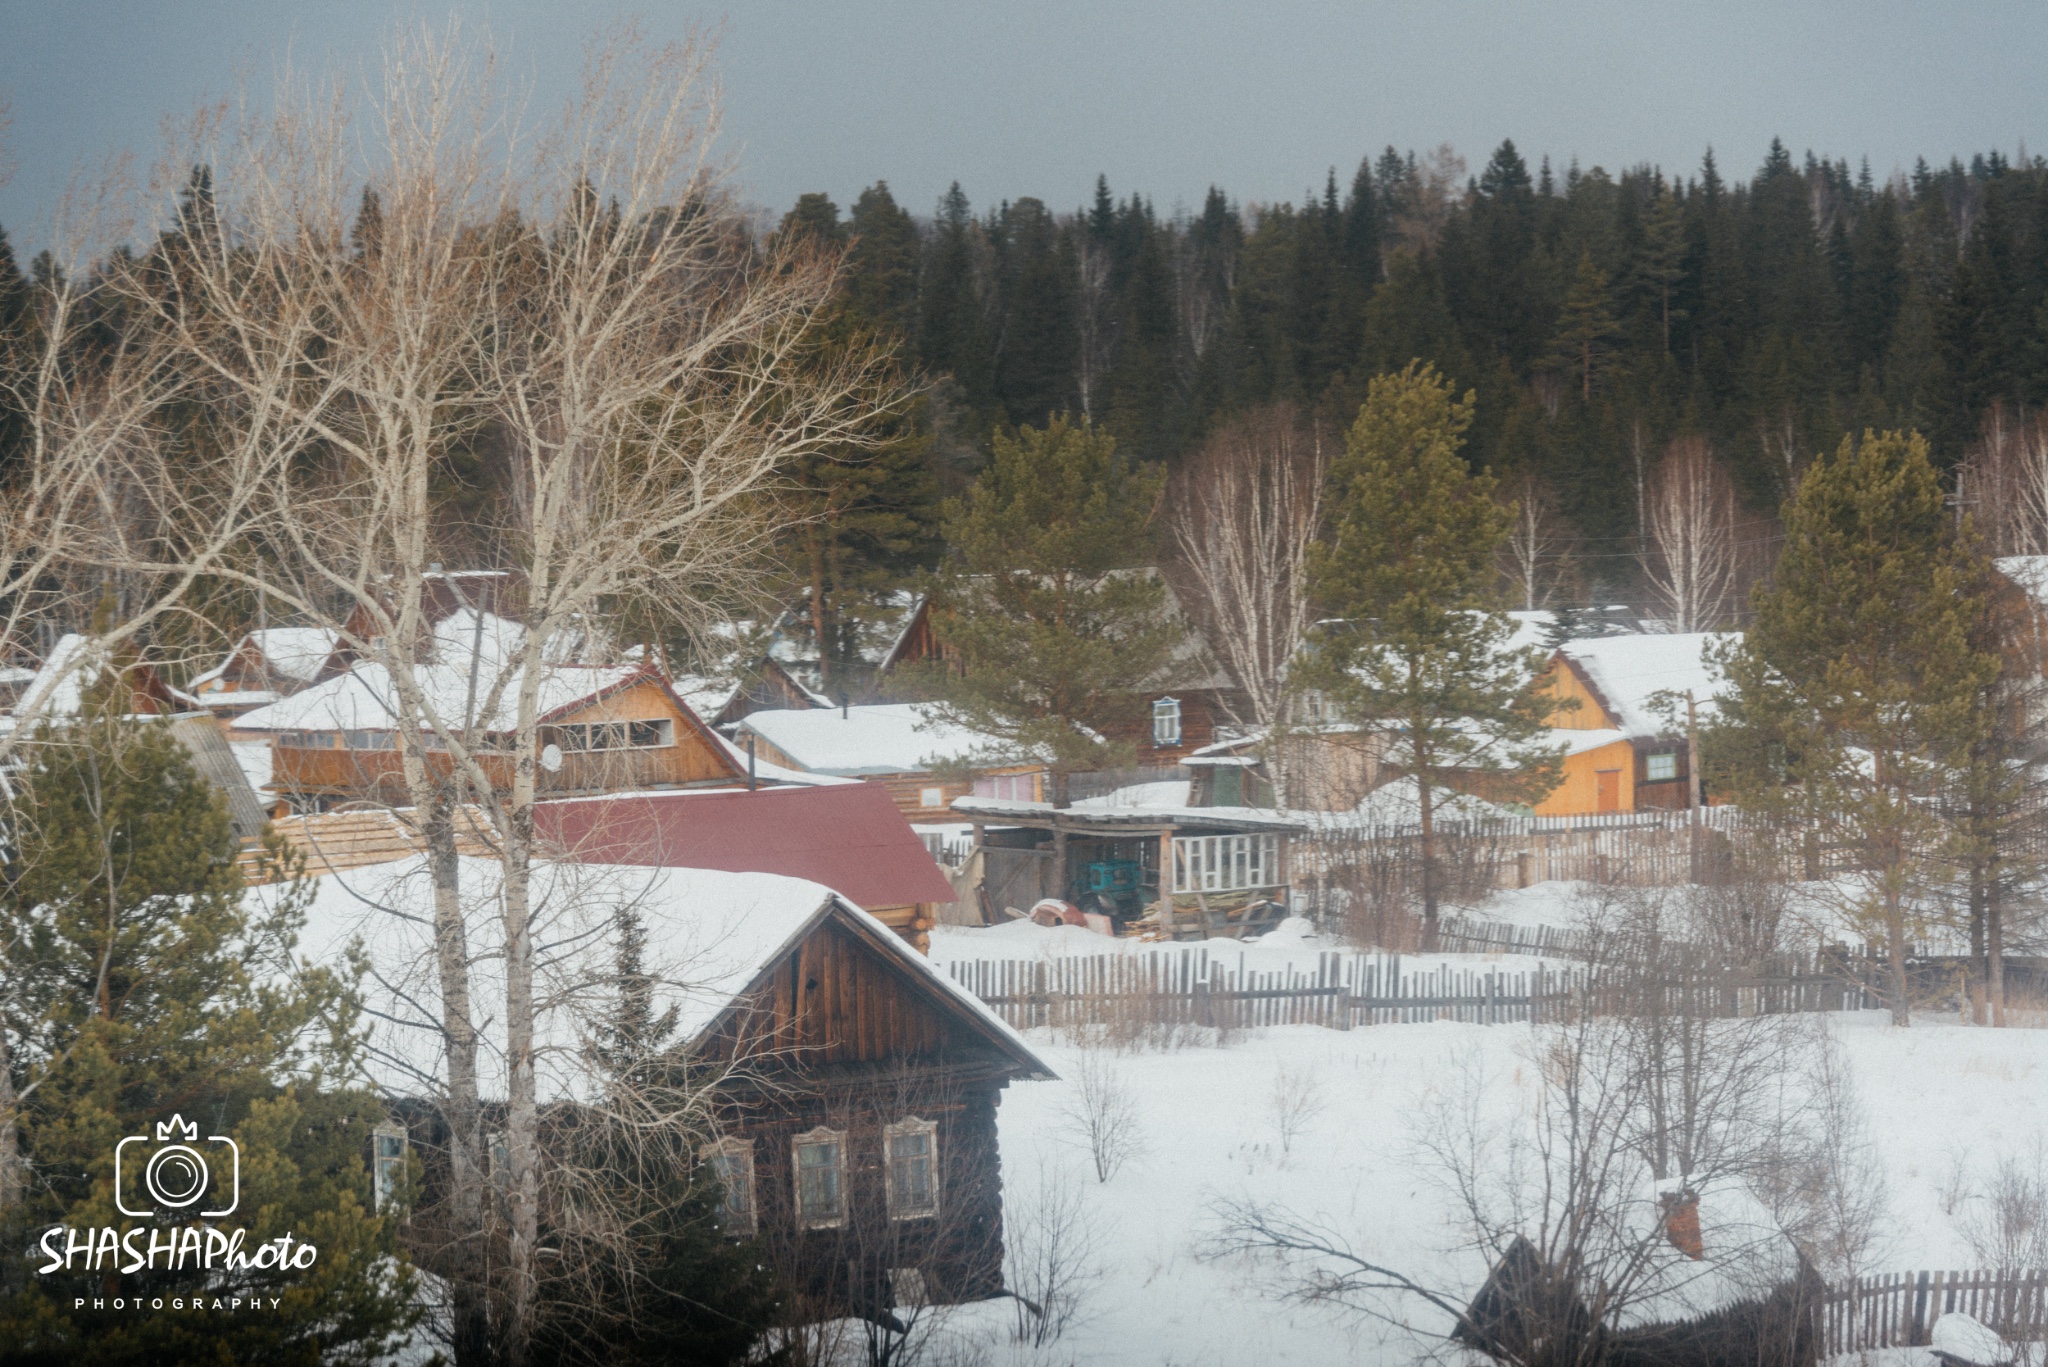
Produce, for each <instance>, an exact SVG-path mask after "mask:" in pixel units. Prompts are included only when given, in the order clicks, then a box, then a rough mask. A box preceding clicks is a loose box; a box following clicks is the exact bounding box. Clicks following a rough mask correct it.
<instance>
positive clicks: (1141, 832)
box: [953, 779, 1306, 939]
mask: <svg viewBox="0 0 2048 1367" xmlns="http://www.w3.org/2000/svg"><path fill="white" fill-rule="evenodd" d="M1192 789H1193V784H1192V783H1191V782H1190V781H1189V780H1186V779H1179V780H1166V781H1159V782H1151V783H1140V784H1133V785H1129V786H1127V787H1124V788H1120V789H1116V790H1113V791H1111V792H1109V793H1106V794H1103V795H1102V796H1100V797H1092V798H1084V799H1082V800H1080V801H1078V802H1075V803H1073V804H1072V805H1070V806H1067V807H1054V806H1052V805H1051V804H1050V803H1046V802H1031V801H1019V800H1014V799H1003V798H983V797H966V798H961V799H958V800H957V801H956V802H955V803H954V804H953V805H954V811H955V812H956V813H958V814H959V815H960V816H961V817H964V818H965V819H967V820H969V821H971V822H972V823H973V825H974V851H975V852H974V855H973V859H974V861H976V862H977V863H978V864H979V871H980V880H979V891H978V897H979V900H980V910H981V912H982V915H983V918H984V920H986V921H988V922H999V921H1001V920H1002V919H1004V918H1005V917H1006V916H1015V915H1018V914H1023V913H1028V912H1029V911H1030V910H1031V909H1032V908H1033V907H1034V906H1035V905H1036V904H1038V903H1039V902H1040V901H1042V900H1046V899H1050V900H1052V901H1054V902H1059V903H1064V904H1066V905H1067V906H1069V907H1072V908H1074V909H1075V912H1076V913H1077V914H1078V915H1079V916H1081V917H1085V918H1090V919H1088V920H1086V921H1084V923H1085V924H1089V925H1092V926H1094V927H1095V928H1096V929H1098V930H1101V931H1103V932H1105V933H1121V932H1124V931H1129V930H1132V929H1134V928H1139V927H1140V926H1141V925H1142V927H1143V928H1147V929H1151V930H1154V931H1155V932H1156V933H1158V934H1161V935H1164V936H1166V937H1168V938H1174V939H1209V938H1212V937H1227V938H1237V937H1240V936H1242V935H1244V934H1246V933H1248V932H1255V931H1258V930H1261V929H1264V928H1266V927H1268V926H1270V925H1272V924H1274V923H1276V922H1277V921H1279V920H1280V919H1281V918H1282V917H1284V916H1285V915H1286V907H1287V903H1288V886H1289V883H1290V881H1291V867H1290V858H1289V856H1290V853H1291V852H1290V848H1289V846H1290V840H1291V839H1292V837H1295V836H1298V835H1300V834H1302V833H1303V832H1304V831H1305V830H1306V826H1305V825H1304V823H1303V822H1302V821H1301V820H1300V819H1299V818H1296V817H1293V816H1289V815H1284V814H1282V813H1280V812H1276V811H1274V810H1272V809H1270V808H1259V807H1251V806H1243V805H1236V806H1222V805H1213V804H1212V805H1198V804H1197V803H1196V802H1195V797H1196V794H1195V793H1194V792H1193V791H1192ZM1214 792H1215V790H1214V787H1213V783H1212V785H1211V787H1210V788H1209V791H1208V794H1207V795H1208V796H1211V797H1213V796H1214ZM1061 914H1062V915H1063V916H1065V915H1066V913H1065V912H1064V911H1062V913H1061Z"/></svg>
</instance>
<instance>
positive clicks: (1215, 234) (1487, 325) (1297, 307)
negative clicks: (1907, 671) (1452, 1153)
mask: <svg viewBox="0 0 2048 1367" xmlns="http://www.w3.org/2000/svg"><path fill="white" fill-rule="evenodd" d="M796 225H801V226H802V227H803V228H805V229H806V230H808V231H817V232H821V233H825V234H830V235H833V236H837V237H839V238H841V239H842V240H847V241H852V242H853V243H854V245H853V249H852V252H851V254H850V257H849V261H848V272H849V279H848V284H847V294H848V301H849V305H850V307H852V308H853V309H854V310H856V311H857V312H858V313H859V314H860V315H861V316H862V317H863V319H864V320H865V321H867V322H868V323H870V324H871V325H873V326H876V327H878V328H883V329H889V330H894V331H896V332H898V333H900V334H901V336H902V337H903V339H904V346H903V350H904V353H905V354H906V355H908V356H909V357H910V358H912V359H913V360H914V361H915V362H916V364H917V365H918V366H920V367H922V369H923V370H924V372H925V373H926V374H927V376H928V377H931V378H933V379H935V380H937V381H938V388H937V390H936V391H935V396H934V399H935V401H934V402H933V404H932V405H931V407H930V414H929V417H928V423H929V425H930V427H931V430H932V432H933V434H934V435H935V436H936V437H937V438H938V440H937V447H938V449H939V451H940V452H941V453H942V454H943V453H945V452H946V451H948V450H950V451H951V454H952V460H951V461H950V462H942V464H952V465H953V466H954V467H955V468H956V469H957V468H960V467H961V466H965V467H966V468H970V469H971V468H972V467H973V464H974V461H975V453H976V452H979V451H984V450H985V449H986V446H987V442H988V438H989V434H990V433H991V432H992V431H994V430H995V429H997V428H999V427H1004V426H1011V425H1023V424H1033V425H1035V424H1042V423H1043V422H1045V421H1046V420H1047V419H1048V417H1050V416H1051V415H1053V414H1056V413H1060V412H1063V411H1064V412H1073V413H1077V414H1084V415H1086V416H1087V417H1088V418H1089V419H1091V420H1092V421H1094V422H1095V423H1097V424H1100V425H1102V426H1104V427H1106V428H1107V429H1108V430H1109V431H1110V432H1111V433H1112V434H1113V435H1114V436H1115V437H1116V438H1117V441H1118V443H1119V445H1120V447H1121V448H1122V449H1123V450H1125V451H1126V452H1128V453H1130V454H1132V455H1134V456H1137V457H1139V458H1142V459H1148V460H1158V461H1164V462H1167V463H1168V464H1172V463H1173V462H1175V461H1176V460H1177V459H1178V458H1180V457H1182V456H1184V455H1185V454H1186V453H1188V452H1189V451H1191V450H1192V449H1194V448H1195V447H1196V446H1197V445H1198V444H1199V443H1200V442H1201V441H1202V439H1203V438H1204V436H1205V434H1207V433H1209V432H1211V431H1213V430H1214V429H1215V427H1216V426H1217V424H1218V423H1219V422H1220V421H1223V420H1225V419H1227V418H1228V417H1229V416H1230V415H1232V414H1235V413H1238V412H1242V411H1244V410H1247V409H1250V408H1253V407H1256V406H1260V405H1264V404H1268V403H1272V402H1276V401H1284V402H1289V403H1292V404H1294V405H1297V406H1299V407H1300V408H1302V409H1304V410H1306V411H1308V412H1310V413H1312V414H1315V415H1317V416H1320V417H1322V418H1324V419H1325V420H1327V421H1330V422H1332V423H1334V424H1336V425H1337V427H1338V429H1339V430H1341V427H1342V425H1343V424H1344V423H1346V422H1348V418H1349V415H1355V414H1356V412H1357V409H1358V405H1359V403H1360V401H1361V400H1362V399H1363V397H1364V395H1365V389H1366V385H1367V383H1368V382H1369V381H1370V379H1371V377H1372V376H1374V375H1376V374H1381V373H1385V372H1388V371H1391V370H1396V369H1398V368H1400V367H1401V366H1402V365H1404V364H1406V363H1407V362H1408V361H1409V360H1411V359H1415V358H1421V359H1424V360H1427V361H1431V362H1433V363H1435V364H1436V366H1437V367H1438V368H1439V369H1440V370H1442V371H1443V372H1444V373H1446V374H1447V375H1448V376H1450V377H1451V378H1452V379H1453V381H1454V382H1455V383H1456V384H1457V385H1458V386H1459V387H1460V388H1461V389H1467V388H1469V389H1471V390H1473V391H1476V394H1477V398H1478V403H1477V408H1476V412H1475V416H1474V421H1473V427H1472V433H1471V440H1470V442H1469V444H1468V447H1467V450H1468V452H1469V454H1470V456H1471V458H1472V459H1474V460H1475V461H1476V462H1477V463H1480V464H1484V465H1487V466H1490V467H1492V469H1493V470H1494V471H1495V472H1496V473H1497V474H1498V475H1499V476H1500V477H1501V479H1502V483H1503V487H1504V488H1506V489H1508V490H1511V491H1516V492H1521V491H1525V490H1530V489H1533V490H1535V491H1537V494H1538V496H1539V497H1542V498H1544V499H1545V500H1547V501H1548V502H1549V503H1550V504H1551V506H1552V507H1553V508H1554V509H1555V510H1556V513H1557V514H1558V515H1559V518H1560V521H1561V524H1562V527H1563V529H1564V533H1565V536H1566V539H1567V541H1568V543H1569V545H1570V550H1569V552H1568V553H1567V554H1565V555H1564V556H1562V557H1561V561H1562V562H1563V563H1562V566H1561V573H1560V575H1559V578H1558V583H1557V585H1556V589H1555V594H1556V597H1557V598H1558V599H1559V600H1560V601H1569V600H1572V599H1575V598H1578V599H1583V598H1585V597H1587V596H1597V595H1600V594H1603V593H1605V594H1614V595H1617V596H1627V595H1628V594H1629V593H1630V591H1631V590H1632V588H1633V587H1634V585H1633V578H1634V575H1635V573H1636V571H1635V568H1634V567H1635V561H1636V555H1635V550H1634V547H1635V538H1636V537H1637V535H1638V520H1639V518H1638V498H1639V496H1640V491H1641V488H1642V482H1643V480H1644V478H1645V477H1646V475H1647V473H1648V472H1649V471H1650V470H1651V469H1652V468H1654V466H1655V464H1656V462H1657V460H1658V458H1659V457H1660V456H1661V455H1662V454H1663V452H1664V451H1665V450H1666V449H1667V447H1668V446H1669V444H1670V443H1671V442H1672V441H1673V440H1675V439H1678V438H1681V437H1703V438H1705V439H1706V441H1707V442H1708V443H1709V445H1710V448H1711V450H1712V452H1713V453H1714V455H1715V456H1716V457H1717V458H1718V460H1719V461H1720V462H1721V464H1722V465H1723V466H1724V468H1725V469H1726V470H1727V471H1728V472H1729V475H1730V476H1731V478H1732V479H1733V482H1734V484H1735V487H1736V489H1737V491H1738V494H1739V497H1740V499H1741V501H1742V504H1743V506H1744V508H1745V510H1746V511H1747V512H1748V513H1749V514H1750V515H1751V517H1752V518H1753V519H1755V521H1754V522H1753V523H1752V525H1753V526H1757V527H1760V528H1767V526H1768V520H1769V519H1770V518H1771V517H1772V516H1773V515H1774V514H1775V511H1776V509H1777V507H1778V505H1779V503H1780V502H1781V501H1782V499H1783V498H1784V497H1785V495H1786V493H1787V491H1788V490H1789V488H1790V486H1791V482H1792V476H1794V475H1795V474H1796V472H1797V471H1798V470H1799V469H1801V468H1802V467H1803V466H1804V464H1805V463H1806V462H1807V461H1809V460H1810V459H1811V458H1812V456H1813V455H1814V453H1815V452H1818V451H1821V450H1826V449H1831V448H1832V447H1833V446H1834V445H1835V444H1836V443H1837V442H1838V441H1839V440H1840V438H1841V437H1842V435H1843V434H1844V433H1848V432H1861V431H1863V430H1864V429H1866V428H1880V429H1884V428H1894V427H1896V428H1915V429H1918V430H1919V431H1921V432H1923V433H1925V434H1926V435H1927V437H1928V439H1929V441H1930V442H1931V444H1932V449H1933V451H1934V453H1935V457H1936V459H1937V461H1938V463H1940V464H1941V465H1943V466H1944V467H1950V466H1953V465H1954V464H1956V463H1957V462H1958V461H1959V460H1960V459H1962V458H1963V456H1964V455H1965V454H1966V452H1967V449H1968V448H1969V446H1970V444H1971V442H1972V441H1973V439H1974V437H1975V435H1976V433H1977V432H1978V430H1979V428H1980V425H1981V424H1982V423H1983V422H1984V420H1985V416H1986V414H1987V413H1988V412H1990V411H1991V410H1992V409H1993V408H1994V407H1995V406H1999V407H2003V408H2004V409H2005V410H2006V411H2007V412H2008V413H2011V412H2014V411H2016V410H2024V409H2028V408H2031V407H2032V406H2034V405H2037V404H2040V403H2041V402H2042V401H2043V399H2044V398H2048V308H2044V299H2048V163H2044V162H2043V161H2042V159H2040V158H2038V157H2036V158H2023V159H2022V160H2020V161H2010V160H2008V159H2006V158H2005V157H2003V156H2001V155H1999V154H1997V153H1986V154H1983V155H1980V156H1976V157H1974V158H1972V159H1971V161H1970V162H1969V163H1968V164H1967V165H1965V164H1963V163H1962V162H1960V161H1951V162H1950V163H1949V164H1948V165H1946V166H1943V167H1931V166H1929V165H1927V164H1925V163H1922V164H1920V165H1918V166H1916V167H1915V168H1914V170H1913V172H1912V174H1911V175H1910V176H1903V177H1898V178H1895V179H1892V180H1890V181H1887V182H1880V181H1879V180H1877V179H1876V178H1875V177H1874V176H1873V174H1872V172H1871V170H1870V168H1869V167H1868V166H1867V165H1865V166H1862V167H1858V168H1852V167H1851V166H1850V165H1849V164H1848V163H1847V162H1846V161H1840V160H1837V161H1830V160H1824V159H1821V158H1818V157H1816V156H1814V155H1812V154H1808V155H1807V156H1806V157H1805V158H1804V160H1803V161H1802V160H1798V159H1795V158H1794V157H1793V155H1792V154H1791V152H1790V151H1789V150H1788V149H1787V148H1786V147H1785V146H1784V145H1783V144H1782V143H1779V142H1774V143H1773V144H1772V146H1771V148H1770V150H1769V152H1768V154H1767V155H1766V156H1765V157H1764V159H1763V162H1762V164H1761V165H1760V166H1758V167H1756V168H1755V170H1754V171H1753V172H1751V173H1749V174H1748V175H1747V176H1744V175H1743V174H1742V172H1740V171H1739V170H1736V171H1724V170H1723V168H1722V167H1721V165H1720V164H1719V163H1718V162H1717V160H1716V158H1715V156H1714V154H1713V153H1712V152H1709V153H1708V154H1707V155H1705V156H1704V157H1703V158H1702V160H1701V163H1700V165H1699V166H1698V167H1697V168H1696V169H1695V170H1694V171H1692V172H1691V173H1690V174H1688V175H1685V176H1683V177H1679V176H1672V175H1667V174H1665V173H1663V172H1661V171H1659V170H1654V169H1651V168H1647V167H1638V168H1634V169H1630V170H1626V171H1623V172H1621V173H1620V174H1618V175H1616V174H1611V173H1609V172H1607V171H1605V170H1602V169H1600V168H1598V167H1595V168H1593V169H1591V170H1586V169H1582V168H1580V167H1579V166H1578V165H1577V164H1572V165H1569V166H1566V167H1563V168H1559V167H1556V166H1553V165H1552V164H1550V162H1549V161H1548V160H1547V159H1546V160H1544V161H1543V162H1541V163H1539V164H1537V165H1534V166H1532V165H1530V164H1529V162H1528V161H1527V160H1526V159H1525V158H1524V157H1523V156H1522V154H1521V153H1520V152H1518V151H1517V149H1516V148H1515V146H1514V144H1513V143H1512V142H1504V143H1502V144H1501V146H1500V147H1499V148H1498V149H1497V150H1496V151H1494V152H1493V153H1492V155H1491V156H1489V157H1488V158H1487V159H1486V161H1485V163H1484V165H1483V166H1480V167H1478V168H1477V170H1476V173H1472V172H1470V171H1468V168H1467V165H1466V163H1465V162H1464V160H1463V159H1462V158H1460V157H1459V156H1457V155H1456V154H1455V153H1454V152H1453V151H1452V150H1451V149H1450V148H1448V147H1444V148H1439V149H1437V150H1436V151H1434V152H1431V153H1428V154H1426V155H1422V156H1418V155H1416V154H1415V153H1412V152H1410V153H1407V154H1405V155H1404V154H1401V153H1398V152H1396V151H1395V150H1394V149H1392V148H1389V149H1387V150H1386V151H1385V152H1384V153H1382V154H1380V155H1378V156H1376V157H1367V158H1366V159H1365V160H1364V161H1362V162H1361V163H1360V164H1359V165H1358V167H1357V168H1356V170H1355V171H1354V172H1353V173H1352V174H1351V175H1350V176H1349V177H1348V179H1346V178H1341V177H1340V176H1339V175H1338V174H1337V172H1336V171H1335V170H1332V171H1331V172H1330V174H1329V176H1328V178H1327V179H1326V181H1325V183H1324V185H1323V186H1322V188H1321V189H1320V191H1313V190H1312V191H1311V192H1309V193H1307V194H1305V195H1304V196H1303V198H1302V200H1301V202H1300V203H1283V204H1270V205H1265V204H1261V205H1254V204H1243V203H1239V202H1237V201H1234V200H1233V199H1231V197H1230V196H1229V195H1228V193H1227V192H1226V190H1224V189H1220V188H1219V189H1212V190H1211V191H1210V192H1209V194H1208V197H1207V199H1206V200H1205V202H1204V203H1203V204H1202V205H1201V206H1200V208H1199V210H1195V211H1192V212H1182V213H1174V214H1167V213H1164V212H1162V211H1161V210H1160V209H1159V208H1158V206H1156V205H1155V204H1154V203H1153V202H1151V201H1149V200H1148V199H1146V198H1145V197H1144V196H1143V195H1142V194H1138V193H1120V192H1119V190H1118V188H1117V187H1113V186H1111V185H1110V184H1108V183H1107V181H1106V180H1100V181H1098V183H1097V187H1096V193H1095V198H1094V202H1093V203H1092V204H1089V205H1085V206H1082V207H1080V208H1078V209H1074V210H1070V211H1069V210H1062V209H1060V208H1059V207H1057V206H1052V205H1048V204H1046V203H1044V202H1042V201H1041V200H1038V199H1034V198H1028V197H1025V198H1018V199H1015V200H1005V201H1003V202H1001V203H999V204H995V205H982V206H976V205H973V204H970V203H969V201H968V200H967V199H966V198H965V196H964V195H963V194H962V193H961V192H960V191H959V189H958V187H957V186H956V187H955V188H954V190H953V191H952V192H951V193H949V194H948V195H946V196H945V197H944V198H943V199H942V200H941V202H940V203H939V204H938V205H937V206H936V210H935V212H934V213H933V215H932V217H931V218H930V220H929V221H921V220H919V219H917V218H915V217H914V216H913V213H912V212H911V207H910V206H904V205H899V204H897V203H896V202H895V201H894V199H893V198H892V197H891V195H890V192H889V190H888V187H887V186H886V185H885V184H879V183H878V184H876V185H874V186H872V187H870V188H869V189H868V190H866V191H864V192H863V193H862V194H861V195H860V197H859V199H858V200H857V201H856V202H855V203H854V204H853V205H852V206H851V209H850V211H849V212H848V213H846V214H845V216H844V217H843V218H842V217H841V215H840V211H839V209H838V207H837V206H835V205H833V204H832V203H831V202H830V201H829V200H828V199H827V198H826V197H824V196H822V195H813V196H806V197H804V199H803V200H802V201H800V202H799V204H798V205H797V206H796V208H795V209H794V210H793V211H792V212H791V213H790V214H789V215H788V216H787V217H786V218H785V219H784V230H785V231H786V230H788V229H789V228H790V227H791V226H796ZM941 473H942V475H943V470H942V471H941ZM1756 534H1757V535H1758V536H1760V537H1762V538H1764V539H1769V532H1768V530H1764V531H1760V532H1758V533H1756Z"/></svg>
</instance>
